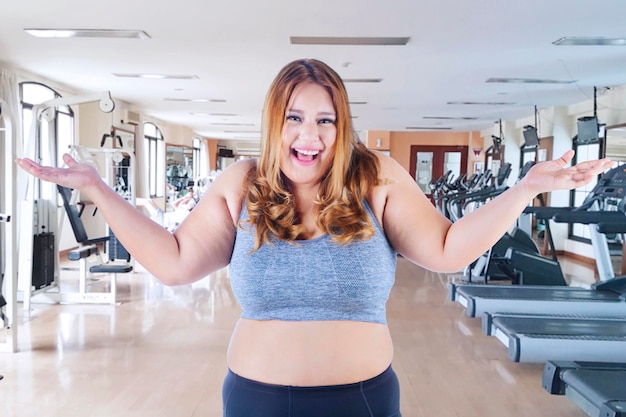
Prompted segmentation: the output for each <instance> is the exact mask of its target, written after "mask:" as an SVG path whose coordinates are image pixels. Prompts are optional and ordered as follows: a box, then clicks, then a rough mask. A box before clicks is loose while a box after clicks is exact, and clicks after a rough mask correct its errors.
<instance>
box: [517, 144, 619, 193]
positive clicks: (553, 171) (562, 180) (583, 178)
mask: <svg viewBox="0 0 626 417" xmlns="http://www.w3.org/2000/svg"><path fill="white" fill-rule="evenodd" d="M573 156H574V151H571V150H570V151H567V152H565V153H564V154H563V156H561V157H560V158H558V159H555V160H553V161H546V162H541V163H538V164H537V165H535V166H534V167H532V169H531V170H530V171H529V172H528V174H527V175H526V176H525V177H524V181H525V183H526V186H527V187H528V188H529V189H531V190H533V191H536V192H537V194H539V193H544V192H550V191H554V190H569V189H572V188H578V187H582V186H583V185H585V184H587V183H589V182H590V181H591V180H593V179H594V178H595V177H596V176H597V175H599V174H601V173H602V172H604V171H606V170H607V169H609V168H611V167H613V166H614V165H615V163H614V162H612V161H611V160H609V159H599V160H594V161H586V162H581V163H579V164H576V165H573V166H568V164H569V163H570V161H571V160H572V157H573Z"/></svg>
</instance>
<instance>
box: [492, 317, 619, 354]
mask: <svg viewBox="0 0 626 417" xmlns="http://www.w3.org/2000/svg"><path fill="white" fill-rule="evenodd" d="M482 324H483V332H484V333H485V334H487V335H491V336H495V337H496V338H497V339H498V340H500V342H502V344H503V345H504V346H505V347H506V348H507V350H508V357H509V359H511V360H512V361H514V362H531V363H544V362H546V361H548V360H559V361H573V360H582V361H604V362H623V361H626V317H589V316H580V315H579V316H566V315H554V316H550V315H545V314H512V313H494V314H491V313H486V314H485V315H484V316H483V321H482Z"/></svg>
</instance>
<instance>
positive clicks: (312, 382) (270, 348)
mask: <svg viewBox="0 0 626 417" xmlns="http://www.w3.org/2000/svg"><path fill="white" fill-rule="evenodd" d="M392 358H393V346H392V343H391V337H390V335H389V330H388V328H387V326H386V325H383V324H377V323H364V322H353V321H299V322H287V321H278V320H267V321H256V320H248V319H240V320H239V322H238V323H237V326H236V327H235V331H234V332H233V336H232V338H231V341H230V346H229V348H228V366H229V368H230V369H231V370H232V371H233V372H234V373H236V374H238V375H240V376H243V377H245V378H249V379H253V380H255V381H259V382H265V383H269V384H279V385H292V386H321V385H338V384H349V383H353V382H358V381H363V380H366V379H369V378H372V377H374V376H376V375H378V374H380V373H382V372H383V371H384V370H385V369H386V368H387V367H388V366H389V365H390V364H391V360H392Z"/></svg>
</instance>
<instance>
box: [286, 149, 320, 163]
mask: <svg viewBox="0 0 626 417" xmlns="http://www.w3.org/2000/svg"><path fill="white" fill-rule="evenodd" d="M291 153H292V154H293V155H294V156H295V157H296V158H297V159H298V161H302V162H311V161H313V160H315V158H317V157H318V155H319V154H320V151H319V150H313V149H297V148H294V149H292V150H291Z"/></svg>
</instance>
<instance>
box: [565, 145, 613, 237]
mask: <svg viewBox="0 0 626 417" xmlns="http://www.w3.org/2000/svg"><path fill="white" fill-rule="evenodd" d="M603 147H604V138H603V137H601V138H600V141H599V142H595V143H585V144H578V141H577V137H576V136H574V151H576V154H575V155H574V160H573V161H572V164H578V163H580V162H584V161H589V160H592V159H598V158H600V157H601V155H602V149H603ZM597 183H598V181H597V179H594V180H592V181H591V182H590V183H589V184H587V185H585V186H584V187H580V188H576V189H574V190H571V191H570V206H571V207H579V206H581V205H582V203H583V202H584V201H585V198H587V195H589V193H590V192H591V190H592V189H593V187H595V186H596V184H597ZM569 238H571V239H574V240H582V241H587V242H589V241H590V240H589V239H590V235H589V226H587V225H585V224H570V225H569Z"/></svg>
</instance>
